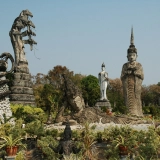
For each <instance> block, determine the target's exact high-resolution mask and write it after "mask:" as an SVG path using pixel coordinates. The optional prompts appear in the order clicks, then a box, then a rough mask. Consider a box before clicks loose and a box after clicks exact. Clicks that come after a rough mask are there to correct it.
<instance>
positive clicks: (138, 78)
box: [121, 28, 144, 117]
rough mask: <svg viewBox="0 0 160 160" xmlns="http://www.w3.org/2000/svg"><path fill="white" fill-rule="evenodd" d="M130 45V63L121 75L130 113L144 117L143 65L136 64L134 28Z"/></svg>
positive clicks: (123, 68)
mask: <svg viewBox="0 0 160 160" xmlns="http://www.w3.org/2000/svg"><path fill="white" fill-rule="evenodd" d="M130 43H131V44H130V46H129V49H128V53H127V58H128V62H127V63H125V64H124V65H123V67H122V73H121V80H122V84H123V93H124V97H125V105H126V106H127V108H128V113H129V114H130V115H133V116H138V117H142V116H143V113H142V103H141V86H142V81H143V79H144V75H143V68H142V65H141V64H140V63H138V62H136V59H137V57H138V55H137V49H136V48H135V45H134V36H133V28H132V31H131V41H130Z"/></svg>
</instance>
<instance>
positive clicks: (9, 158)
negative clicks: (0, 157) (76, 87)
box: [5, 156, 16, 160]
mask: <svg viewBox="0 0 160 160" xmlns="http://www.w3.org/2000/svg"><path fill="white" fill-rule="evenodd" d="M15 158H16V156H5V159H6V160H14V159H15Z"/></svg>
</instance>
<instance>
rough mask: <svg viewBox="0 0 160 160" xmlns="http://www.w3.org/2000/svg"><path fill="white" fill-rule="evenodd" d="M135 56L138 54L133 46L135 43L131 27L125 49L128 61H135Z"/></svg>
mask: <svg viewBox="0 0 160 160" xmlns="http://www.w3.org/2000/svg"><path fill="white" fill-rule="evenodd" d="M137 57H138V55H137V49H136V48H135V45H134V35H133V27H132V30H131V40H130V46H129V48H128V50H127V58H128V61H130V62H133V61H136V59H137Z"/></svg>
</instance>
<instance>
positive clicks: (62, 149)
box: [49, 122, 80, 158]
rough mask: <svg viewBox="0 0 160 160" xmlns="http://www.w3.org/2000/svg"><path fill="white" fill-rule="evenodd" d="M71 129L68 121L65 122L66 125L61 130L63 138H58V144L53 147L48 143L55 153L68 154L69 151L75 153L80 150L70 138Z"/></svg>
mask: <svg viewBox="0 0 160 160" xmlns="http://www.w3.org/2000/svg"><path fill="white" fill-rule="evenodd" d="M71 137H72V130H71V127H70V124H69V122H66V127H65V129H64V132H63V139H62V140H60V142H59V145H58V146H57V147H56V148H54V147H53V146H52V145H50V144H49V147H50V148H51V149H52V150H53V151H54V152H56V153H59V154H64V155H67V156H69V155H70V154H71V153H74V154H77V153H78V152H79V151H80V148H79V149H78V148H77V147H76V145H75V143H74V142H73V141H72V140H71ZM61 158H62V157H61Z"/></svg>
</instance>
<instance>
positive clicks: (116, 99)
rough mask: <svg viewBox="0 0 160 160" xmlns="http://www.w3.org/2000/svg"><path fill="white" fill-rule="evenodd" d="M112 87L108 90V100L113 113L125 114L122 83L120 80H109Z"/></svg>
mask: <svg viewBox="0 0 160 160" xmlns="http://www.w3.org/2000/svg"><path fill="white" fill-rule="evenodd" d="M109 83H110V87H109V88H108V90H107V96H108V99H109V101H110V103H111V105H112V108H113V111H116V112H120V113H125V110H126V108H125V107H124V106H125V104H124V98H123V88H122V82H121V80H120V79H119V78H116V79H110V80H109Z"/></svg>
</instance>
